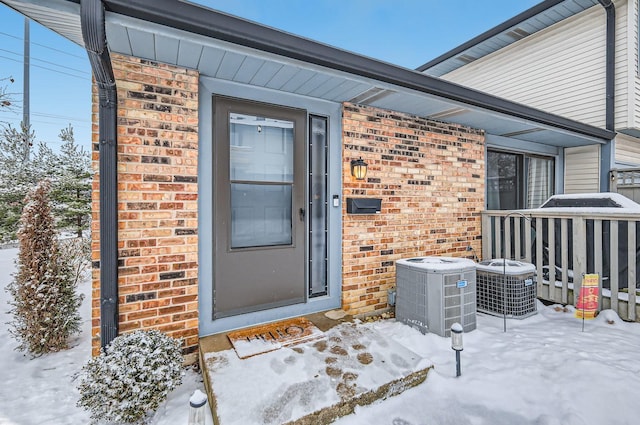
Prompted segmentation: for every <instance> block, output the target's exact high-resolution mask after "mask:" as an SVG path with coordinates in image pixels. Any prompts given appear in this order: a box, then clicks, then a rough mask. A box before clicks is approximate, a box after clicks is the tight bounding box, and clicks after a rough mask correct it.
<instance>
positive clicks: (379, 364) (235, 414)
mask: <svg viewBox="0 0 640 425" xmlns="http://www.w3.org/2000/svg"><path fill="white" fill-rule="evenodd" d="M306 317H307V318H308V319H309V320H311V321H312V322H313V323H314V324H315V325H316V326H317V327H318V328H319V329H320V330H322V331H323V332H324V335H323V336H322V338H320V339H316V340H313V341H309V342H305V343H301V344H297V345H294V346H289V347H284V348H281V349H279V350H276V351H271V352H268V353H264V354H260V355H257V356H253V357H249V358H246V359H240V358H239V357H238V356H237V354H236V352H235V351H234V350H233V348H232V346H231V344H230V343H229V341H228V339H227V338H226V334H220V335H214V336H211V337H206V338H203V339H201V341H200V364H201V367H202V371H203V375H204V378H205V387H206V389H207V392H208V396H209V405H210V406H211V409H212V413H213V417H214V422H215V423H216V425H247V424H268V425H272V424H273V425H275V424H296V425H312V424H313V425H317V424H328V423H331V422H333V421H335V420H336V419H337V418H339V417H342V416H345V415H349V414H351V413H353V411H354V409H355V407H356V406H357V405H367V404H370V403H373V402H375V401H376V400H381V399H385V398H387V397H391V396H394V395H398V394H400V393H402V392H403V391H405V390H406V389H408V388H411V387H413V386H416V385H418V384H421V383H422V382H424V381H425V379H426V377H427V374H428V372H429V370H430V369H431V368H432V364H431V362H430V361H428V360H426V359H424V358H422V357H420V356H419V355H417V354H416V353H414V352H413V351H411V350H409V349H407V348H406V347H404V346H402V345H400V344H398V343H397V342H396V341H394V340H393V339H392V338H391V336H390V335H382V334H381V333H380V332H378V331H376V330H375V326H374V325H373V324H369V323H356V322H353V321H352V320H351V318H350V317H346V318H343V319H338V320H333V319H329V318H328V317H327V316H326V315H325V314H322V313H318V314H314V315H309V316H306Z"/></svg>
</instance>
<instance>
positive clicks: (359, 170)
mask: <svg viewBox="0 0 640 425" xmlns="http://www.w3.org/2000/svg"><path fill="white" fill-rule="evenodd" d="M351 175H352V176H353V177H355V178H356V180H364V178H365V177H367V163H366V162H364V161H363V160H362V157H360V158H358V159H352V160H351Z"/></svg>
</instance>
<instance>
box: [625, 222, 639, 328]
mask: <svg viewBox="0 0 640 425" xmlns="http://www.w3.org/2000/svg"><path fill="white" fill-rule="evenodd" d="M627 242H628V244H627V247H628V249H627V265H628V268H629V269H628V278H627V291H628V296H629V298H628V301H627V303H628V305H627V310H628V319H629V320H632V321H635V320H636V272H637V270H636V255H637V252H636V250H635V246H636V222H635V221H632V220H629V221H627Z"/></svg>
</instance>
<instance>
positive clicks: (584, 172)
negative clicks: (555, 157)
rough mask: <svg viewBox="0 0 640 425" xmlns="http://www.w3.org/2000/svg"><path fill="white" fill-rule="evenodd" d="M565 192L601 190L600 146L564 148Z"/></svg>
mask: <svg viewBox="0 0 640 425" xmlns="http://www.w3.org/2000/svg"><path fill="white" fill-rule="evenodd" d="M564 161H565V162H564V164H565V165H564V167H565V168H564V193H589V192H599V191H600V146H599V145H591V146H581V147H579V148H566V149H565V150H564Z"/></svg>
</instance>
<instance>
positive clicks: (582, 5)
mask: <svg viewBox="0 0 640 425" xmlns="http://www.w3.org/2000/svg"><path fill="white" fill-rule="evenodd" d="M597 4H598V0H545V1H543V2H541V3H539V4H537V5H535V6H533V7H532V8H530V9H528V10H525V11H524V12H522V13H520V14H519V15H516V16H514V17H513V18H511V19H509V20H507V21H505V22H503V23H502V24H500V25H498V26H496V27H494V28H492V29H490V30H488V31H486V32H484V33H482V34H480V35H479V36H477V37H474V38H472V39H471V40H469V41H467V42H466V43H464V44H461V45H460V46H458V47H456V48H454V49H452V50H450V51H448V52H446V53H443V54H442V55H440V56H438V57H437V58H435V59H433V60H430V61H429V62H427V63H425V64H424V65H422V66H420V67H418V68H417V70H418V71H421V72H424V73H425V74H428V75H431V76H434V77H440V76H442V75H445V74H448V73H449V72H451V71H454V70H456V69H458V68H460V67H463V66H465V65H467V64H469V63H471V62H473V61H475V60H478V59H480V58H482V57H484V56H487V55H489V54H491V53H493V52H495V51H498V50H500V49H502V48H504V47H507V46H509V45H510V44H513V43H515V42H517V41H519V40H521V39H523V38H525V37H528V36H530V35H532V34H535V33H537V32H538V31H541V30H543V29H545V28H548V27H550V26H551V25H554V24H555V23H557V22H560V21H562V20H564V19H567V18H569V17H571V16H574V15H576V14H578V13H580V12H583V11H585V10H587V9H589V8H591V7H593V6H595V5H597Z"/></svg>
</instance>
